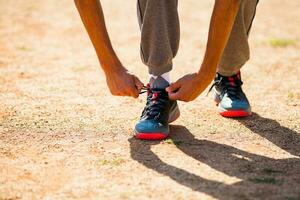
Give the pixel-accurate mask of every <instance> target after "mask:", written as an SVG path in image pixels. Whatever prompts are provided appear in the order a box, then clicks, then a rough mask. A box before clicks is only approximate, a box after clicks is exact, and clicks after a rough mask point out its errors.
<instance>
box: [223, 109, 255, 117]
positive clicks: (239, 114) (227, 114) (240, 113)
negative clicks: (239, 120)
mask: <svg viewBox="0 0 300 200" xmlns="http://www.w3.org/2000/svg"><path fill="white" fill-rule="evenodd" d="M220 115H222V116H223V117H248V116H249V115H251V112H247V111H245V110H226V111H222V112H220Z"/></svg>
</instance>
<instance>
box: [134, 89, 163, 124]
mask: <svg viewBox="0 0 300 200" xmlns="http://www.w3.org/2000/svg"><path fill="white" fill-rule="evenodd" d="M146 92H147V96H148V97H147V103H146V107H145V109H144V111H143V113H142V116H141V117H144V116H146V117H147V118H148V119H155V120H156V119H158V118H159V117H160V116H161V111H162V110H163V109H164V107H165V104H166V103H167V101H168V97H167V96H166V95H167V94H164V89H155V90H153V89H151V88H150V86H143V88H142V90H141V92H140V94H144V93H146Z"/></svg>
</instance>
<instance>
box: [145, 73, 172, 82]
mask: <svg viewBox="0 0 300 200" xmlns="http://www.w3.org/2000/svg"><path fill="white" fill-rule="evenodd" d="M157 77H158V76H154V75H152V74H150V78H154V79H157ZM160 77H162V78H163V79H165V80H166V81H168V83H171V78H170V72H166V73H164V74H162V75H160Z"/></svg>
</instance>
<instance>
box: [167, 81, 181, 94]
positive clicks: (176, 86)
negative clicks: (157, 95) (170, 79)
mask: <svg viewBox="0 0 300 200" xmlns="http://www.w3.org/2000/svg"><path fill="white" fill-rule="evenodd" d="M180 87H181V84H180V83H179V81H176V82H175V83H171V85H170V86H169V87H167V88H166V91H167V92H168V93H172V92H174V91H176V90H178V89H179V88H180Z"/></svg>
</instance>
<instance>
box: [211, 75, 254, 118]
mask: <svg viewBox="0 0 300 200" xmlns="http://www.w3.org/2000/svg"><path fill="white" fill-rule="evenodd" d="M242 85H243V82H242V80H241V74H240V72H239V73H237V74H236V75H233V76H230V77H227V76H222V75H220V74H218V73H217V74H216V78H215V81H214V84H213V85H212V88H213V87H214V98H215V101H216V103H217V105H218V110H219V113H220V114H221V115H222V116H223V117H246V116H249V115H250V114H251V107H250V104H249V101H248V99H247V97H246V95H245V93H244V92H243V90H242Z"/></svg>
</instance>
